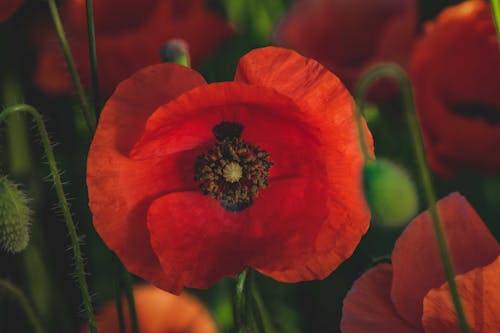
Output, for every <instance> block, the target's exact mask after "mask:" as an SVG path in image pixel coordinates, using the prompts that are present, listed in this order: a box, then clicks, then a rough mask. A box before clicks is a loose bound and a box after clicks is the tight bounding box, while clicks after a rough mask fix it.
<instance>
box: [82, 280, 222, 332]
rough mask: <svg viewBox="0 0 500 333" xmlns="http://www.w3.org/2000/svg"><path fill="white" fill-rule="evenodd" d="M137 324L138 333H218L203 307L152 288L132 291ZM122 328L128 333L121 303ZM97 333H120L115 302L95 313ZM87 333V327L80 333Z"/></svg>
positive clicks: (189, 298) (126, 313)
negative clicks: (123, 326) (123, 325)
mask: <svg viewBox="0 0 500 333" xmlns="http://www.w3.org/2000/svg"><path fill="white" fill-rule="evenodd" d="M134 300H135V307H136V311H137V321H138V323H139V331H140V332H141V333H168V332H185V333H217V332H219V330H218V329H217V325H216V323H215V322H214V320H213V318H212V316H211V315H210V313H209V312H208V310H207V309H206V308H205V306H204V305H203V304H202V303H201V302H200V301H199V300H198V299H196V298H195V297H193V296H191V295H189V294H182V295H180V296H175V295H172V294H169V293H167V292H165V291H163V290H160V289H157V288H155V287H153V286H151V285H137V286H135V287H134ZM122 307H123V310H124V311H123V316H124V322H125V326H126V327H128V330H127V332H130V315H129V311H128V306H127V302H126V300H125V299H123V302H122ZM96 324H97V330H98V331H99V332H100V333H120V327H119V323H118V314H117V311H116V305H115V302H108V303H106V304H104V305H103V306H102V307H101V308H100V310H99V312H98V313H97V321H96ZM87 332H89V329H88V327H86V328H85V329H84V330H83V333H87Z"/></svg>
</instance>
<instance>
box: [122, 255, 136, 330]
mask: <svg viewBox="0 0 500 333" xmlns="http://www.w3.org/2000/svg"><path fill="white" fill-rule="evenodd" d="M120 265H121V264H120ZM121 266H122V277H123V285H124V287H125V295H126V296H127V301H128V310H129V313H130V324H131V326H132V333H139V323H138V321H137V312H136V310H135V300H134V291H133V288H132V277H131V276H130V273H129V272H128V271H127V270H126V269H125V267H123V265H121Z"/></svg>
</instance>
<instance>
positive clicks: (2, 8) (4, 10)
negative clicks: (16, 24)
mask: <svg viewBox="0 0 500 333" xmlns="http://www.w3.org/2000/svg"><path fill="white" fill-rule="evenodd" d="M23 3H24V0H1V1H0V22H3V21H5V20H6V19H8V18H9V17H11V16H12V15H13V14H14V13H15V12H16V11H17V10H18V9H19V7H21V5H22V4H23Z"/></svg>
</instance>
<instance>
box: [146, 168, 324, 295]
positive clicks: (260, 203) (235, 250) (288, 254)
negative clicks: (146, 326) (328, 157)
mask: <svg viewBox="0 0 500 333" xmlns="http://www.w3.org/2000/svg"><path fill="white" fill-rule="evenodd" d="M309 186H311V185H310V184H309V181H308V180H305V179H301V178H291V179H285V180H275V181H271V182H270V184H269V186H268V187H267V188H265V189H263V190H261V191H260V193H259V196H258V197H257V198H256V199H255V201H254V203H253V204H252V205H251V206H250V207H249V208H247V209H245V210H243V211H241V212H236V213H235V212H228V211H227V210H225V209H224V208H223V207H222V206H221V205H220V203H219V202H218V201H216V200H214V199H212V198H211V197H209V196H206V195H203V194H202V193H201V192H199V191H194V192H176V193H170V194H167V195H165V196H163V197H161V198H159V199H157V200H155V201H154V202H153V203H152V204H151V207H150V208H149V212H148V228H149V231H150V235H151V243H152V245H153V249H154V251H155V253H156V255H157V257H158V258H159V260H160V263H161V265H162V267H163V270H164V272H165V273H166V279H168V280H169V286H168V288H167V290H169V291H172V292H175V293H179V292H180V291H181V290H182V288H183V287H195V288H208V287H209V286H210V285H212V284H213V283H215V282H216V281H217V280H219V279H221V278H222V277H224V276H232V275H235V274H237V273H239V272H240V271H241V270H243V268H244V267H246V266H253V267H254V268H259V266H257V265H266V266H268V267H273V266H274V267H280V266H283V265H287V264H288V265H297V266H302V265H303V264H304V263H303V262H301V261H300V260H298V259H300V258H297V256H301V257H303V256H304V255H311V252H313V249H312V248H311V246H308V243H309V244H310V243H312V242H313V240H314V238H315V237H316V234H317V228H316V230H315V227H314V224H315V223H316V222H317V221H318V220H321V217H322V216H321V215H322V214H325V203H324V201H323V202H321V198H319V200H317V202H315V201H312V202H309V200H305V197H306V196H307V195H308V189H309ZM270 254H272V255H270ZM256 266H257V267H256ZM271 276H272V275H271Z"/></svg>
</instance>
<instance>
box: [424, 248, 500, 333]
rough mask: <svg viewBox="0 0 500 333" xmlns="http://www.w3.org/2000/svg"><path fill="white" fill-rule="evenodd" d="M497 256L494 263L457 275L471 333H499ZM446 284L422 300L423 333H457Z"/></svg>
mask: <svg viewBox="0 0 500 333" xmlns="http://www.w3.org/2000/svg"><path fill="white" fill-rule="evenodd" d="M499 276H500V257H498V258H497V259H496V260H495V261H494V262H493V263H491V264H489V265H487V266H485V267H480V268H476V269H474V270H472V271H469V272H467V273H464V274H461V275H458V276H457V279H456V280H457V287H458V291H459V293H460V298H461V300H462V305H463V308H464V311H465V315H466V317H467V322H468V324H469V327H470V329H471V332H472V333H486V332H500V292H499V290H500V279H499ZM456 318H457V317H456V312H455V307H454V305H453V302H452V300H451V296H450V289H449V286H448V284H447V283H445V284H444V285H442V286H441V287H440V288H438V289H432V290H431V291H429V293H428V294H427V295H426V296H425V298H424V314H423V317H422V324H423V326H424V328H425V332H426V333H441V332H446V333H455V332H456V333H460V332H461V330H460V327H459V326H458V323H457V319H456Z"/></svg>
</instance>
